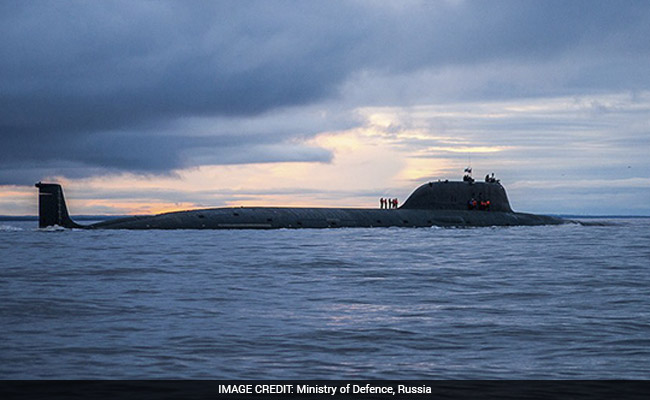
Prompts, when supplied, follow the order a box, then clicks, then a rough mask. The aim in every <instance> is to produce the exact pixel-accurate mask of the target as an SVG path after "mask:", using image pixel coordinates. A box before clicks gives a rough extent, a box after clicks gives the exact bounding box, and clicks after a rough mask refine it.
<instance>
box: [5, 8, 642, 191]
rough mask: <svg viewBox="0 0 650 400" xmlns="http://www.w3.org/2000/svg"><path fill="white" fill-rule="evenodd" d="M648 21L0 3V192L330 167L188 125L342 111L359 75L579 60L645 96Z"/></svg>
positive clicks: (585, 13) (599, 81) (616, 11)
mask: <svg viewBox="0 0 650 400" xmlns="http://www.w3.org/2000/svg"><path fill="white" fill-rule="evenodd" d="M649 8H650V7H649V6H648V3H647V2H622V3H618V2H609V1H605V2H594V1H572V2H565V1H543V2H542V1H532V2H526V1H504V2H498V1H490V2H485V1H478V2H462V1H461V2H444V1H443V2H422V3H408V2H407V3H403V4H402V3H391V2H355V1H350V2H325V1H323V2H303V1H295V2H290V1H259V2H256V1H246V2H240V1H232V2H208V1H206V2H181V1H178V2H132V1H124V2H121V1H105V2H87V1H79V2H73V1H69V2H38V1H35V2H10V1H5V2H2V4H0V10H1V12H0V37H1V39H0V134H1V138H2V142H3V144H2V146H0V168H1V170H0V183H30V182H31V180H33V179H37V178H40V176H32V175H29V174H28V175H29V180H30V182H26V178H25V176H24V175H25V173H20V174H19V173H16V171H18V170H21V169H22V170H30V171H33V174H34V175H39V174H48V175H52V172H53V171H57V170H60V171H64V170H65V171H67V172H66V175H68V176H70V175H71V174H73V173H72V170H73V169H75V168H79V167H82V168H81V169H78V170H77V171H76V174H79V175H88V174H96V173H98V172H101V171H103V170H106V171H116V170H117V171H120V170H122V171H133V172H144V173H155V172H162V173H164V172H168V171H170V170H173V169H175V168H182V167H185V166H192V165H196V164H197V163H198V162H199V161H198V160H202V161H201V162H209V163H212V164H220V163H236V162H269V161H283V160H289V161H295V160H300V161H310V160H313V161H327V160H329V158H330V157H331V155H330V154H329V153H327V152H326V151H324V150H319V149H312V148H309V147H306V148H300V147H299V146H295V145H293V146H287V147H285V150H283V144H286V143H290V142H291V140H292V139H294V138H296V137H303V138H304V137H305V136H309V135H310V134H314V133H316V132H317V131H314V130H311V131H309V132H294V133H293V134H291V133H287V132H282V131H281V130H278V129H277V128H276V129H273V130H266V129H264V127H263V126H260V127H259V131H258V132H256V133H255V134H248V135H240V134H239V133H238V132H236V131H230V132H224V131H223V130H222V129H219V128H218V127H216V128H215V132H214V134H213V135H211V136H210V135H206V134H205V132H203V133H202V134H201V136H200V137H196V133H195V132H192V131H191V130H190V131H188V130H185V129H184V128H183V124H182V121H183V120H184V119H186V118H191V117H204V118H214V119H215V121H217V123H219V121H220V120H222V121H226V122H224V123H225V124H227V123H228V122H227V121H228V120H229V119H233V118H235V119H236V118H245V117H257V116H259V115H261V114H262V113H264V112H268V111H269V110H276V109H278V108H286V107H293V106H303V105H307V104H313V103H316V102H319V101H322V100H324V99H332V98H335V97H336V96H337V94H338V89H339V88H340V86H341V85H342V84H343V83H345V82H346V80H349V79H351V78H352V77H354V76H355V74H357V73H360V72H363V71H379V72H381V73H384V74H404V73H409V72H412V71H417V70H420V69H427V68H429V69H430V68H434V69H435V68H437V67H444V66H453V65H459V66H460V65H477V64H481V63H485V62H490V61H492V60H500V61H503V60H512V61H513V62H527V63H532V64H535V63H538V62H540V63H541V62H549V61H552V60H554V59H561V58H563V57H565V58H566V57H568V58H569V60H578V61H575V62H578V63H580V62H582V63H584V70H585V71H590V74H587V75H585V76H580V78H579V79H576V81H575V84H576V86H581V87H595V88H599V89H603V81H604V80H605V81H607V79H603V78H604V77H605V78H607V77H609V76H611V75H616V76H617V80H614V81H613V82H614V83H615V84H616V85H617V87H618V88H620V87H627V86H634V87H635V89H644V88H647V87H648V78H647V77H646V75H645V73H643V71H645V70H644V69H639V68H638V63H636V64H635V63H632V62H630V60H634V59H636V58H638V57H645V55H647V54H650V42H649V41H648V40H647V37H648V36H649V34H650V32H649V31H650V28H649V27H650V23H649V20H650V18H649V17H648V9H649ZM572 57H573V58H572ZM594 59H601V60H604V61H602V62H599V63H595V64H593V63H590V61H589V60H594ZM584 60H587V61H584ZM486 87H487V88H488V89H489V84H488V85H487V86H486ZM433 89H435V88H433ZM499 89H500V90H503V88H499ZM534 90H535V87H534V85H533V87H532V88H531V89H530V91H528V92H527V93H526V94H527V95H530V92H531V91H532V92H534ZM467 95H468V96H479V95H480V96H488V97H489V96H490V95H492V92H491V91H489V90H488V91H487V92H485V91H483V92H481V93H468V94H467ZM510 95H515V96H516V95H517V93H510ZM179 121H181V122H179ZM172 126H173V127H175V130H173V131H170V130H171V129H172V128H171V127H172ZM285 126H287V127H289V126H291V120H290V119H289V120H288V121H287V122H286V124H285ZM206 154H209V155H210V156H209V157H206ZM194 156H196V157H198V158H196V157H195V158H193V157H194Z"/></svg>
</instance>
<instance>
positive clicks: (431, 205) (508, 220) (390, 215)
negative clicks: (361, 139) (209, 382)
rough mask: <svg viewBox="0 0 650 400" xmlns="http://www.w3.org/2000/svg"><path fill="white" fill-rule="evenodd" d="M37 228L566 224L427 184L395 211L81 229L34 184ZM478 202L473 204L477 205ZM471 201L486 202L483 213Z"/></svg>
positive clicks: (239, 215) (204, 213)
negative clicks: (36, 194)
mask: <svg viewBox="0 0 650 400" xmlns="http://www.w3.org/2000/svg"><path fill="white" fill-rule="evenodd" d="M36 187H38V188H39V226H40V227H47V226H50V225H59V226H62V227H65V228H83V229H280V228H373V227H431V226H443V227H449V226H459V227H467V226H515V225H549V224H561V223H565V222H567V221H565V220H563V219H560V218H555V217H549V216H544V215H534V214H526V213H518V212H514V211H512V209H511V208H510V203H509V202H508V197H507V195H506V192H505V189H504V188H503V187H502V186H501V185H500V184H498V183H471V184H470V183H467V182H448V181H445V182H438V183H433V182H429V183H428V184H424V185H422V186H420V187H419V188H417V189H416V190H415V191H414V192H413V193H412V194H411V196H410V197H409V198H408V199H407V200H406V202H405V203H404V205H402V207H400V208H397V209H363V208H287V207H285V208H281V207H239V208H210V209H202V210H189V211H178V212H170V213H165V214H158V215H151V216H136V217H128V218H121V219H113V220H109V221H103V222H99V223H96V224H92V225H86V226H82V225H79V224H77V223H75V222H74V221H72V220H71V219H70V217H69V215H68V211H67V207H66V205H65V199H64V196H63V189H62V188H61V186H60V185H58V184H54V183H41V182H39V183H37V184H36ZM475 200H476V201H475ZM472 202H474V203H477V202H480V203H481V204H484V205H483V206H482V207H481V209H478V208H475V207H472V206H471V204H472Z"/></svg>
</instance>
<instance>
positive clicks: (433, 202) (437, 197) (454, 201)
mask: <svg viewBox="0 0 650 400" xmlns="http://www.w3.org/2000/svg"><path fill="white" fill-rule="evenodd" d="M472 200H476V201H478V202H481V201H488V200H489V201H490V211H504V212H513V211H512V208H510V202H509V201H508V195H507V194H506V190H505V189H504V188H503V186H501V184H500V183H496V182H495V183H492V182H490V183H488V182H466V181H465V182H449V181H439V182H429V183H425V184H424V185H422V186H420V187H419V188H417V189H415V191H414V192H413V193H412V194H411V195H410V196H409V198H408V199H407V200H406V202H404V205H402V207H401V208H403V209H415V210H467V204H468V203H469V202H470V201H472Z"/></svg>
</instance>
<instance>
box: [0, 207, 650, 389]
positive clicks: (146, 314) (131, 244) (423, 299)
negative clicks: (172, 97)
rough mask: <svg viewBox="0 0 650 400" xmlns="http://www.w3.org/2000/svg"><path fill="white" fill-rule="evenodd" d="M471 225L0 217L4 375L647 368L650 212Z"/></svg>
mask: <svg viewBox="0 0 650 400" xmlns="http://www.w3.org/2000/svg"><path fill="white" fill-rule="evenodd" d="M589 221H591V222H597V223H599V224H601V225H590V226H582V225H577V224H569V225H564V226H544V227H512V228H475V229H436V228H430V229H429V228H427V229H402V228H390V229H381V228H376V229H326V230H274V231H254V230H248V231H182V230H181V231H140V232H138V231H70V230H67V231H58V232H57V231H50V232H48V231H39V230H37V229H35V226H36V222H33V221H32V222H0V328H1V329H0V378H2V379H23V378H27V379H30V378H48V379H49V378H62V379H68V378H125V379H132V378H133V379H137V378H223V379H229V378H242V379H246V378H287V379H291V378H303V379H309V378H322V379H334V378H363V379H374V378H377V379H402V378H422V379H435V378H441V379H442V378H450V379H455V378H485V379H492V378H511V379H519V378H526V379H535V378H540V379H545V378H566V379H583V378H645V379H648V378H650V219H642V218H639V219H611V220H602V219H594V220H589Z"/></svg>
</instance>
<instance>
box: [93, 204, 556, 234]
mask: <svg viewBox="0 0 650 400" xmlns="http://www.w3.org/2000/svg"><path fill="white" fill-rule="evenodd" d="M564 222H565V221H564V220H562V219H559V218H554V217H548V216H542V215H533V214H523V213H514V212H500V211H479V210H472V211H450V210H413V209H406V210H405V209H395V210H380V209H354V208H266V207H246V208H215V209H207V210H195V211H182V212H175V213H168V214H160V215H154V216H143V217H131V218H124V219H118V220H111V221H106V222H100V223H97V224H94V225H90V226H88V227H87V228H91V229H282V228H288V229H297V228H376V227H411V228H417V227H431V226H443V227H451V226H459V227H468V226H515V225H548V224H561V223H564Z"/></svg>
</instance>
